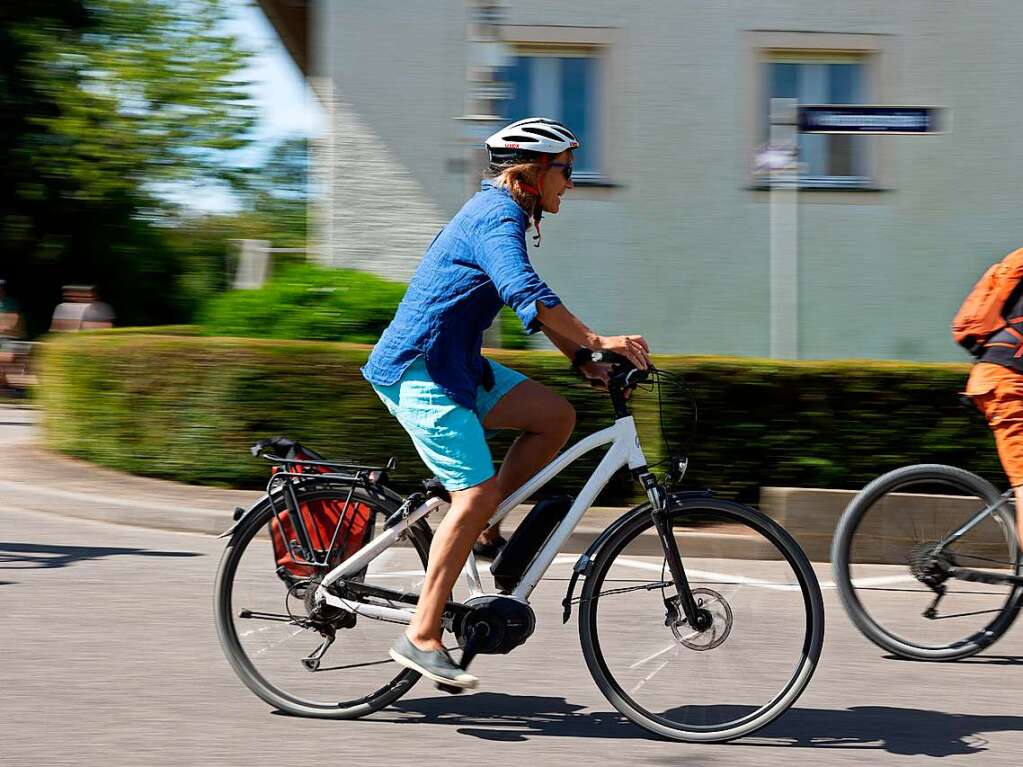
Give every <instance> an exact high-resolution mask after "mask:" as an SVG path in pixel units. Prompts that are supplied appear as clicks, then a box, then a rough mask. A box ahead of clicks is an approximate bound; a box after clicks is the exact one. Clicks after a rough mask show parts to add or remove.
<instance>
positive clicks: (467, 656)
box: [437, 632, 476, 695]
mask: <svg viewBox="0 0 1023 767" xmlns="http://www.w3.org/2000/svg"><path fill="white" fill-rule="evenodd" d="M475 657H476V633H475V632H472V633H470V634H469V636H468V637H467V638H466V640H465V647H463V648H462V658H461V660H459V661H458V667H459V668H460V669H462V671H465V670H466V669H468V668H469V664H470V663H472V659H473V658H475ZM437 689H438V690H440V691H441V692H447V693H450V694H452V695H458V694H459V693H462V692H465V688H464V687H455V686H454V685H452V684H443V683H441V682H437Z"/></svg>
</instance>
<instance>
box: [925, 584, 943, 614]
mask: <svg viewBox="0 0 1023 767" xmlns="http://www.w3.org/2000/svg"><path fill="white" fill-rule="evenodd" d="M934 591H935V594H936V595H937V596H935V597H934V601H933V602H931V605H930V607H928V608H927V609H926V610H924V617H925V618H927V619H928V620H935V619H936V618H937V617H938V602H940V601H941V598H942V597H943V596H945V587H944V586H936V587H935V588H934Z"/></svg>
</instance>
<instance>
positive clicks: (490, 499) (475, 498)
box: [451, 476, 502, 519]
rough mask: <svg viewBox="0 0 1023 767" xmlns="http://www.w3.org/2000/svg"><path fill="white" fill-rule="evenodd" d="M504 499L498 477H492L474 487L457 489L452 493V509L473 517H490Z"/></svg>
mask: <svg viewBox="0 0 1023 767" xmlns="http://www.w3.org/2000/svg"><path fill="white" fill-rule="evenodd" d="M501 500H502V497H501V488H500V486H499V485H498V483H497V477H496V476H495V477H491V478H490V479H488V480H487V481H486V482H482V483H480V484H478V485H475V486H474V487H468V488H466V489H465V490H455V491H452V493H451V505H452V511H453V512H455V513H458V514H468V515H470V516H472V517H482V518H484V519H490V517H491V516H492V515H493V513H494V512H495V511H497V507H498V506H499V505H500V503H501Z"/></svg>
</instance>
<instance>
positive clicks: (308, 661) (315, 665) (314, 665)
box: [302, 634, 334, 671]
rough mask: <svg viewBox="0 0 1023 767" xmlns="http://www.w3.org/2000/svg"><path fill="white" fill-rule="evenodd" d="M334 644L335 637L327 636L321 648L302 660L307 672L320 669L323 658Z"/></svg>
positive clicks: (321, 643)
mask: <svg viewBox="0 0 1023 767" xmlns="http://www.w3.org/2000/svg"><path fill="white" fill-rule="evenodd" d="M332 644H334V635H333V634H325V635H324V637H323V641H322V642H320V646H319V647H317V648H316V649H315V650H313V651H312V652H311V653H310V654H309V656H308V657H306V658H302V665H303V666H305V668H306V671H316V670H317V669H319V668H320V661H321V660H323V656H324V655H326V653H327V649H328V648H329V647H330V646H331V645H332Z"/></svg>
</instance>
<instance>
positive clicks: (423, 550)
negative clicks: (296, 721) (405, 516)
mask: <svg viewBox="0 0 1023 767" xmlns="http://www.w3.org/2000/svg"><path fill="white" fill-rule="evenodd" d="M349 490H350V488H344V489H343V490H338V489H336V488H335V489H312V490H309V489H306V490H299V491H298V493H297V500H298V502H299V504H302V503H303V502H312V501H317V500H324V499H338V498H340V499H341V500H344V499H345V498H346V497H347V495H348V492H349ZM352 497H353V500H354V501H357V502H360V503H365V504H368V505H369V506H371V507H372V508H373V509H374V512H375V513H376V514H377V515H378V520H379V519H385V518H386V517H387V516H389V515H390V514H391V513H393V511H394V510H395V509H394V508H392V504H390V503H388V502H387V501H386V500H383V499H381V498H380V497H379V496H375V495H370V494H369V493H367V492H366V491H365V490H364V489H362V488H356V489H355V491H354V494H353V496H352ZM278 502H279V503H280V502H281V501H278ZM272 517H273V510H272V509H271V507H270V504H269V502H268V501H266V500H264V501H263V503H262V504H260V505H259V506H257V507H256V509H255V510H254V511H253V512H251V513H250V514H249V515H248V517H247V518H246V519H245V521H243V523H242V524H241V525H240V526H239V528H238V529H237V530H236V531H235V532H234V534H233V535H232V537H231V539H230V541H229V542H228V545H227V548H226V549H225V551H224V554H223V556H222V557H221V561H220V566H219V569H218V571H217V578H216V596H215V599H214V615H215V620H216V627H217V635H218V637H219V639H220V644H221V647H222V649H223V651H224V654H225V655H226V657H227V659H228V662H229V663H230V664H231V667H232V668H233V669H234V671H235V673H236V674H237V675H238V676H239V678H240V679H241V680H242V682H244V683H245V685H246V686H247V687H248V688H249V689H250V690H251V691H252V692H253V693H255V694H256V695H257V696H258V697H260V698H261V699H262V700H264V701H265V702H266V703H268V704H270V705H271V706H273V707H275V708H277V709H279V710H281V711H285V712H287V713H289V714H293V715H296V716H303V717H312V718H319V719H356V718H359V717H362V716H366V715H367V714H371V713H373V712H375V711H379V710H380V709H382V708H384V707H385V706H388V705H390V704H391V703H393V702H394V701H396V700H398V699H399V698H400V697H401V696H402V695H404V694H405V693H407V692H408V690H409V689H410V688H411V687H412V686H413V685H414V684H415V683H416V682H417V681H418V680H419V678H420V674H418V673H417V672H415V671H411V670H409V669H400V670H399V671H398V673H396V674H395V676H394V677H393V679H391V680H390V681H389V682H388V683H387V684H385V685H383V686H382V687H380V688H379V689H376V690H372V691H370V692H369V693H368V694H366V695H362V696H360V697H358V698H355V699H351V700H348V701H319V702H317V701H310V700H307V699H304V698H303V697H301V696H300V695H297V694H294V693H292V692H289V691H288V690H286V689H282V688H281V687H279V686H277V685H275V684H274V683H272V682H271V681H270V680H269V679H268V678H267V677H266V675H265V674H264V673H262V672H261V671H260V669H259V668H257V666H256V664H255V663H253V660H252V658H250V657H249V655H248V654H247V653H246V651H245V648H244V647H243V646H242V644H241V641H240V639H239V636H238V632H237V630H236V627H235V624H234V620H233V612H234V606H233V603H232V586H233V584H234V578H235V573H236V570H237V567H238V564H239V562H240V561H241V559H242V557H243V556H244V554H245V550H246V548H247V547H248V545H249V544H250V543H251V542H252V541H253V540H255V539H256V536H257V534H258V533H259V531H260V530H262V529H263V528H265V527H266V526H267V524H268V523H269V522H270V520H271V519H272ZM407 536H408V540H409V541H410V542H411V543H412V547H413V548H414V550H415V552H416V555H417V556H418V559H419V561H420V562H421V564H422V566H423V568H424V569H425V568H426V564H427V559H428V557H429V550H430V537H431V536H430V530H429V527H428V526H427V525H426V523H425V522H424V521H422V520H420V521H419V522H418V523H416V524H415V525H413V526H412V527H411V528H409V530H408V534H407ZM267 569H268V570H271V571H272V562H268V563H267ZM362 620H372V619H366V618H363V619H362ZM395 628H397V626H395ZM343 631H344V629H339V630H338V637H339V640H341V639H343ZM384 655H386V649H385V651H384ZM389 662H390V661H389ZM395 668H400V667H398V666H397V665H396V664H395Z"/></svg>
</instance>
